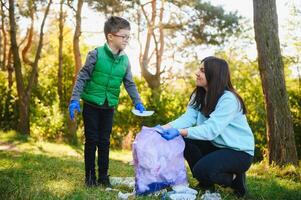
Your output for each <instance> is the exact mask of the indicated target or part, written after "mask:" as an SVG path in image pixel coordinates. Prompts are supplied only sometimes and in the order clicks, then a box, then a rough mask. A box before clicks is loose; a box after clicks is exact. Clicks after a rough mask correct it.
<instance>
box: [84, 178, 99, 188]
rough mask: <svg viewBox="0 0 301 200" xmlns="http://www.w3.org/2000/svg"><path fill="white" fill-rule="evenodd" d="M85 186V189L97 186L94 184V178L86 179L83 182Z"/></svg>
mask: <svg viewBox="0 0 301 200" xmlns="http://www.w3.org/2000/svg"><path fill="white" fill-rule="evenodd" d="M85 184H86V186H87V187H95V186H97V183H96V178H91V177H89V178H86V180H85Z"/></svg>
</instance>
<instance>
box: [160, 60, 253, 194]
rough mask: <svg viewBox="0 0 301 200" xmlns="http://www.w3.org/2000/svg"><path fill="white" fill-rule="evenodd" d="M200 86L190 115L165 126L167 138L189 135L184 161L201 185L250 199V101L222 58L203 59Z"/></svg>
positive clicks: (194, 97)
mask: <svg viewBox="0 0 301 200" xmlns="http://www.w3.org/2000/svg"><path fill="white" fill-rule="evenodd" d="M196 85H197V87H196V89H195V90H194V92H193V93H192V95H191V97H190V102H189V105H188V107H187V110H186V112H185V113H184V114H183V115H182V116H180V117H179V118H178V119H176V120H174V121H172V122H170V123H168V124H166V125H164V126H162V128H163V130H164V131H163V133H162V134H161V135H162V137H164V138H165V139H167V140H170V139H173V138H175V137H177V136H179V135H181V136H183V137H184V140H185V144H186V147H185V151H184V157H185V159H186V160H187V162H188V164H189V167H190V169H191V171H192V174H193V177H194V178H196V179H197V180H198V181H199V185H200V187H202V188H205V189H207V188H212V186H214V184H219V185H222V186H228V187H231V188H233V189H234V192H235V194H236V195H237V196H240V197H241V196H244V195H245V193H246V185H245V178H246V176H245V172H246V171H247V170H248V169H249V167H250V166H251V163H252V160H253V156H254V136H253V133H252V130H251V129H250V127H249V124H248V122H247V118H246V116H245V114H246V107H245V105H244V102H243V100H242V98H241V97H240V96H239V95H238V93H237V92H236V91H235V90H234V88H233V86H232V83H231V80H230V72H229V67H228V64H227V62H226V61H225V60H223V59H219V58H216V57H207V58H205V59H204V60H202V62H201V65H200V68H199V70H198V72H197V73H196Z"/></svg>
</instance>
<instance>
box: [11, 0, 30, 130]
mask: <svg viewBox="0 0 301 200" xmlns="http://www.w3.org/2000/svg"><path fill="white" fill-rule="evenodd" d="M9 24H10V39H11V49H12V53H13V62H14V64H13V66H14V69H15V73H16V82H17V93H18V108H19V121H18V128H17V129H18V131H20V132H21V133H24V134H29V131H30V129H29V117H28V116H29V110H28V105H27V102H28V98H27V95H26V92H25V88H24V82H23V75H22V70H21V68H22V65H21V59H20V55H19V47H18V44H17V36H16V35H17V34H16V21H15V5H14V1H13V0H9Z"/></svg>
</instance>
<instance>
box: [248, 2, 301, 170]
mask: <svg viewBox="0 0 301 200" xmlns="http://www.w3.org/2000/svg"><path fill="white" fill-rule="evenodd" d="M253 4H254V5H253V6H254V29H255V40H256V44H257V52H258V65H259V71H260V77H261V80H262V88H263V93H264V96H265V107H266V111H267V138H268V149H269V152H268V153H269V163H273V162H274V163H276V164H278V165H285V164H288V163H292V164H297V163H298V160H297V152H296V146H295V138H294V130H293V123H292V117H291V113H290V109H289V105H288V96H287V92H286V86H285V79H284V66H283V61H282V57H281V52H280V45H279V38H278V21H277V20H278V19H277V10H276V3H275V0H265V1H262V0H253Z"/></svg>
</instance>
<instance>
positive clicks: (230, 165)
mask: <svg viewBox="0 0 301 200" xmlns="http://www.w3.org/2000/svg"><path fill="white" fill-rule="evenodd" d="M184 141H185V150H184V157H185V159H186V160H187V162H188V165H189V167H190V169H191V171H192V175H193V177H194V178H196V179H197V180H198V181H199V183H200V186H201V187H204V188H210V187H212V186H213V185H214V184H218V185H222V186H231V185H232V181H233V174H243V173H245V172H246V171H247V170H248V169H249V167H250V166H251V164H252V160H253V156H251V155H249V154H247V153H245V152H243V151H235V150H232V149H228V148H218V147H216V146H214V145H213V144H212V143H211V142H210V141H202V140H191V139H187V138H185V139H184Z"/></svg>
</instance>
